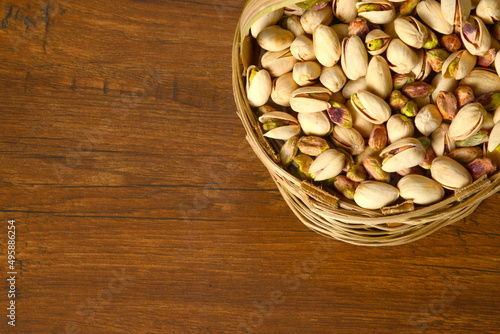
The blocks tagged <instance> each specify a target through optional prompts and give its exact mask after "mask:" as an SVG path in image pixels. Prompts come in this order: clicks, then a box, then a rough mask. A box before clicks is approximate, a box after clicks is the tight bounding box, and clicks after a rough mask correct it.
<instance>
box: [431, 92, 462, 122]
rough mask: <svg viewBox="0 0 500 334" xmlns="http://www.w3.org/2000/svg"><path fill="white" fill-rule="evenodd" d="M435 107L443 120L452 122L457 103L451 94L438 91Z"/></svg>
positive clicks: (455, 113) (456, 110)
mask: <svg viewBox="0 0 500 334" xmlns="http://www.w3.org/2000/svg"><path fill="white" fill-rule="evenodd" d="M436 105H437V107H438V109H439V112H440V113H441V116H442V117H443V118H444V119H447V120H452V119H454V118H455V116H456V115H457V112H458V102H457V98H456V97H455V95H454V94H453V93H452V92H448V91H445V90H442V91H440V92H439V93H438V95H437V96H436Z"/></svg>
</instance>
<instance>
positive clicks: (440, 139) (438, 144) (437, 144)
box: [431, 123, 456, 157]
mask: <svg viewBox="0 0 500 334" xmlns="http://www.w3.org/2000/svg"><path fill="white" fill-rule="evenodd" d="M449 129H450V126H449V125H448V124H447V123H441V125H440V126H439V127H438V128H437V129H436V130H434V132H433V133H432V134H431V138H432V141H431V145H432V149H433V150H434V153H436V156H438V157H440V156H442V155H444V154H446V153H448V152H450V151H452V150H454V149H455V146H456V145H455V140H453V139H452V138H451V137H450V135H449Z"/></svg>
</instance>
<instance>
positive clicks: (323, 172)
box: [309, 149, 345, 181]
mask: <svg viewBox="0 0 500 334" xmlns="http://www.w3.org/2000/svg"><path fill="white" fill-rule="evenodd" d="M344 164H345V155H344V154H342V153H340V152H339V151H337V150H335V149H329V150H326V151H324V152H323V153H321V154H320V155H318V156H317V157H316V159H314V161H313V163H312V164H311V166H310V167H309V173H310V174H311V175H312V177H313V178H314V180H315V181H324V180H328V179H330V178H332V177H335V176H337V175H339V174H340V172H342V169H343V168H344Z"/></svg>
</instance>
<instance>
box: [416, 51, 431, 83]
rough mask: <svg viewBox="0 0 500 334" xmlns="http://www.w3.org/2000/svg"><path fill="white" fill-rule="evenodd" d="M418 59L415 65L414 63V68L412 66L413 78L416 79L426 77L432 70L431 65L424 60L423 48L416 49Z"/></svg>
mask: <svg viewBox="0 0 500 334" xmlns="http://www.w3.org/2000/svg"><path fill="white" fill-rule="evenodd" d="M416 53H417V57H418V61H417V65H415V67H414V68H412V70H411V71H412V72H413V73H415V79H416V80H424V79H426V78H427V77H428V76H429V74H431V72H432V67H431V65H430V64H429V63H428V62H427V61H426V60H425V59H426V58H425V55H426V54H425V51H424V50H423V49H418V50H417V51H416Z"/></svg>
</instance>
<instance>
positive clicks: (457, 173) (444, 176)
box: [431, 156, 472, 190]
mask: <svg viewBox="0 0 500 334" xmlns="http://www.w3.org/2000/svg"><path fill="white" fill-rule="evenodd" d="M431 175H432V178H433V179H434V180H435V181H437V182H439V183H440V184H441V185H442V186H443V187H444V188H446V189H451V190H455V189H460V188H463V187H465V186H467V185H469V184H471V183H472V176H471V175H470V174H469V172H468V171H467V169H465V167H464V166H462V165H461V164H459V163H458V162H456V161H455V160H453V159H452V158H450V157H447V156H442V157H437V158H435V159H434V160H433V161H432V165H431Z"/></svg>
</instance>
